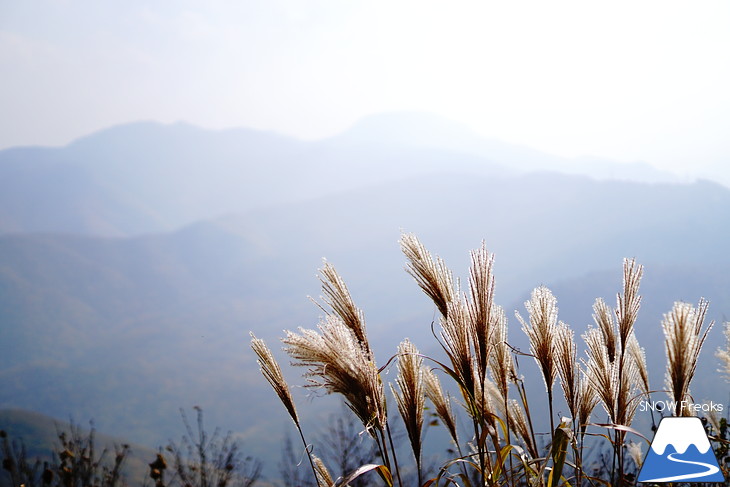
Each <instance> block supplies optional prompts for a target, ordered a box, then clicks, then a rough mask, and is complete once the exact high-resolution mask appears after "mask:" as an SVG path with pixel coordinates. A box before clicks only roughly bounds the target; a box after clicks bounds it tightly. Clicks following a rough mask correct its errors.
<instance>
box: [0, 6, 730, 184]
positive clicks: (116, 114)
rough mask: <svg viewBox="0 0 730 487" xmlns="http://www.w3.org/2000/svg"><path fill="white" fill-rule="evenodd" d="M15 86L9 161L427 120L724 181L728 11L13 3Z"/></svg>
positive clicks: (10, 81) (7, 115)
mask: <svg viewBox="0 0 730 487" xmlns="http://www.w3.org/2000/svg"><path fill="white" fill-rule="evenodd" d="M0 86H2V90H0V110H1V111H0V113H1V114H2V115H0V124H1V125H0V148H4V147H8V146H14V145H25V144H43V145H58V144H64V143H66V142H68V141H70V140H72V139H73V138H76V137H78V136H81V135H84V134H87V133H89V132H93V131H95V130H98V129H100V128H105V127H108V126H110V125H114V124H118V123H121V122H129V121H136V120H142V119H151V120H159V121H162V122H173V121H178V120H184V121H188V122H190V123H193V124H197V125H200V126H203V127H208V128H224V127H234V126H248V127H254V128H260V129H270V130H274V131H277V132H281V133H285V134H291V135H294V136H297V137H301V138H320V137H324V136H328V135H332V134H335V133H337V132H339V131H342V130H344V129H345V128H347V127H348V126H349V125H351V124H352V123H353V122H354V121H356V120H357V119H358V118H360V117H362V116H364V115H367V114H371V113H378V112H383V111H390V110H420V111H427V112H433V113H437V114H441V115H444V116H446V117H448V118H450V119H452V120H455V121H459V122H462V123H464V124H466V125H468V126H470V127H472V128H473V129H474V130H476V131H478V132H480V133H481V134H483V135H485V136H488V137H494V138H499V139H502V140H505V141H509V142H516V143H520V144H525V145H528V146H532V147H534V148H538V149H542V150H545V151H548V152H552V153H556V154H560V155H568V156H577V155H593V156H600V157H605V158H611V159H616V160H620V161H633V160H644V161H647V162H650V163H652V164H654V165H657V166H659V167H664V168H673V169H675V170H678V171H680V172H682V171H684V172H690V171H693V169H691V168H692V167H696V166H707V167H709V166H714V168H715V170H720V169H722V167H721V166H723V165H724V164H726V163H730V2H727V1H726V0H722V1H692V2H689V1H686V0H682V1H678V2H675V1H666V0H662V1H646V2H645V1H640V0H638V1H637V0H632V1H610V2H598V1H590V0H579V1H575V2H565V1H544V0H541V1H534V2H532V1H498V2H497V1H494V2H488V1H474V2H458V1H453V2H452V1H448V2H447V1H437V2H429V1H423V0H421V1H414V2H398V1H393V0H389V1H383V2H378V1H372V0H369V1H363V2H360V1H357V2H355V1H347V0H332V1H307V0H261V1H242V0H231V1H210V0H207V1H200V2H196V1H175V2H172V1H170V2H162V1H154V2H152V1H150V2H145V1H139V0H126V1H123V2H119V1H104V0H90V1H71V0H68V1H64V0H56V1H51V0H48V1H33V0H23V1H16V0H0ZM693 165H694V166H693ZM728 165H730V164H728ZM728 171H729V172H730V168H729V169H728Z"/></svg>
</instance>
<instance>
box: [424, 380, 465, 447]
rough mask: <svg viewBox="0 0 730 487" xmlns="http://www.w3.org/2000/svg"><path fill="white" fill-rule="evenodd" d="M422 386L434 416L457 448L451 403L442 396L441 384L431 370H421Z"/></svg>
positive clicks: (454, 420) (454, 419)
mask: <svg viewBox="0 0 730 487" xmlns="http://www.w3.org/2000/svg"><path fill="white" fill-rule="evenodd" d="M423 385H424V392H425V394H426V397H428V399H429V400H430V401H431V402H432V403H433V407H434V410H435V411H436V415H437V416H438V417H439V419H440V420H441V422H442V423H443V424H444V426H446V429H447V430H448V432H449V435H450V436H451V439H452V440H453V441H454V443H455V444H456V445H457V446H458V445H459V438H458V435H457V432H456V418H455V416H454V412H453V410H452V409H451V401H450V400H449V398H448V397H446V396H445V395H444V392H443V390H442V389H441V382H440V381H439V379H438V377H436V374H434V372H433V370H431V369H429V368H424V369H423Z"/></svg>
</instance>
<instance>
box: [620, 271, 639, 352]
mask: <svg viewBox="0 0 730 487" xmlns="http://www.w3.org/2000/svg"><path fill="white" fill-rule="evenodd" d="M623 269H624V276H623V291H624V292H623V294H620V295H618V296H617V297H616V302H617V306H616V318H617V320H618V330H619V337H620V338H621V349H622V350H626V349H627V343H628V340H629V337H630V336H631V333H632V331H633V329H634V323H636V317H637V316H638V314H639V307H640V306H641V296H639V284H640V283H641V276H642V275H643V274H644V267H643V266H642V265H639V264H637V263H636V260H635V259H624V266H623Z"/></svg>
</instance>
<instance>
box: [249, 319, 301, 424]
mask: <svg viewBox="0 0 730 487" xmlns="http://www.w3.org/2000/svg"><path fill="white" fill-rule="evenodd" d="M250 335H251V348H252V349H253V351H254V352H255V353H256V356H258V360H257V362H258V364H259V368H260V370H261V373H262V374H263V376H264V377H265V378H266V380H267V381H268V382H269V384H271V387H273V388H274V392H276V395H277V396H279V400H281V402H282V403H283V404H284V407H285V408H286V410H287V412H288V413H289V416H291V419H292V420H294V422H295V423H297V424H299V416H298V415H297V408H296V407H295V406H294V399H292V396H291V392H290V391H289V384H287V383H286V381H285V380H284V375H283V374H282V373H281V367H280V366H279V363H278V362H277V361H276V359H275V358H274V355H273V354H272V353H271V350H269V347H267V346H266V343H264V341H263V340H261V339H260V338H256V336H255V335H254V334H253V332H251V333H250Z"/></svg>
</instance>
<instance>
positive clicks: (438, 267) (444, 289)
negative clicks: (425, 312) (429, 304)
mask: <svg viewBox="0 0 730 487" xmlns="http://www.w3.org/2000/svg"><path fill="white" fill-rule="evenodd" d="M400 245H401V250H402V251H403V253H404V254H405V256H406V258H407V259H408V264H407V266H406V272H408V274H410V275H411V276H412V277H413V278H414V279H415V280H416V282H417V283H418V285H419V287H420V288H421V289H422V290H423V292H425V293H426V295H428V297H430V298H431V300H432V301H433V302H434V304H435V305H436V307H437V308H438V310H439V312H440V313H441V316H444V317H445V316H446V315H447V313H448V304H449V303H450V302H451V301H453V300H454V297H455V295H456V292H455V290H454V282H453V278H452V275H451V271H450V270H449V269H448V268H447V267H446V264H445V263H444V261H443V260H442V259H441V258H437V259H436V261H434V259H433V257H432V256H431V253H430V252H429V251H428V250H426V248H425V247H424V246H423V244H422V243H421V242H420V241H419V240H418V237H416V236H415V235H413V234H410V233H409V234H404V235H402V236H401V239H400Z"/></svg>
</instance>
